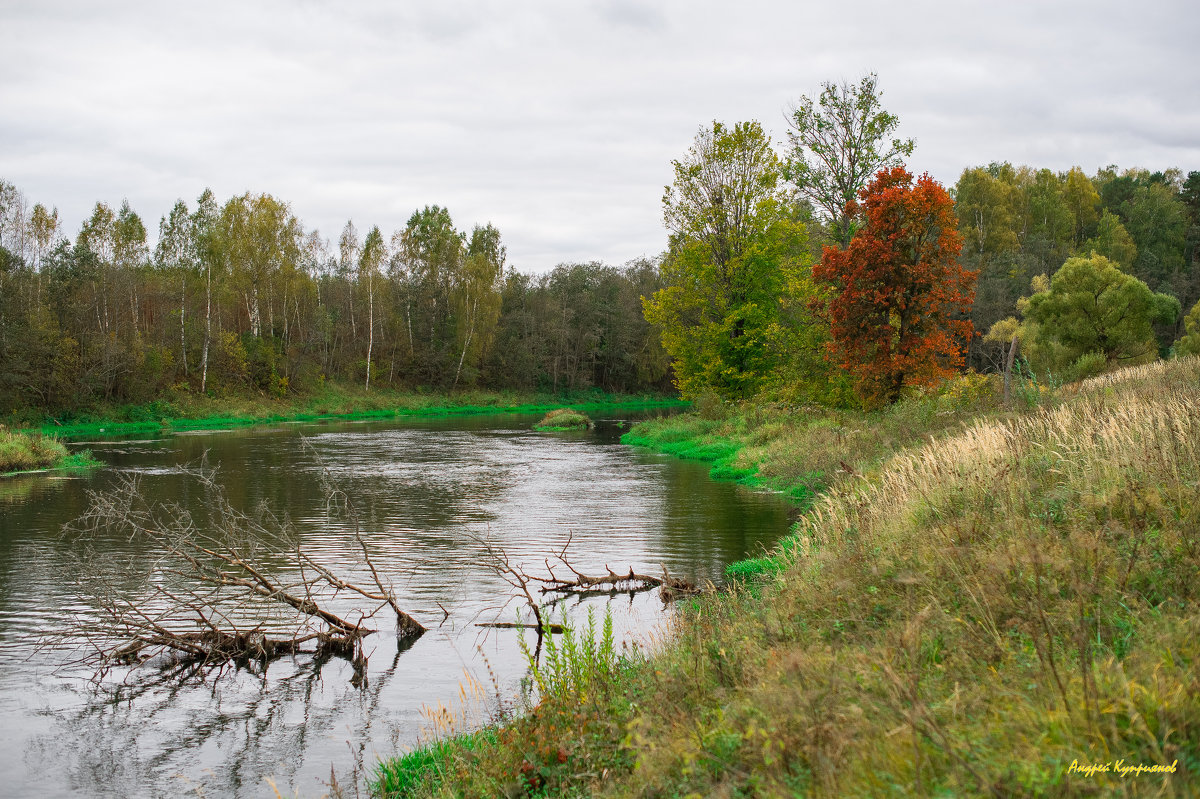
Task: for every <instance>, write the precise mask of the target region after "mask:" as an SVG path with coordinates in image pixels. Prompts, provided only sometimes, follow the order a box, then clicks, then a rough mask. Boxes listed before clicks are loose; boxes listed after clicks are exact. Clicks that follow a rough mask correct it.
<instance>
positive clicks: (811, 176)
mask: <svg viewBox="0 0 1200 799" xmlns="http://www.w3.org/2000/svg"><path fill="white" fill-rule="evenodd" d="M882 95H883V92H882V91H880V90H879V88H878V76H877V75H876V74H875V73H873V72H872V73H871V74H869V75H867V76H865V77H864V78H863V79H862V80H860V81H859V82H858V84H857V85H855V84H849V83H842V84H836V83H832V82H826V83H822V84H821V95H820V97H818V98H817V100H816V101H815V102H814V101H813V100H812V98H810V97H801V98H800V101H799V102H798V103H797V104H796V105H795V107H793V108H792V109H791V117H790V119H789V120H788V125H789V127H790V130H789V131H788V141H789V142H790V144H791V150H790V152H789V153H788V158H787V161H786V163H785V174H786V176H787V178H788V179H789V180H790V181H792V183H794V184H795V186H796V189H797V191H799V193H800V195H801V196H802V197H804V198H805V199H806V200H808V201H809V202H810V203H812V205H813V206H814V207H815V208H816V209H818V211H819V212H820V213H821V214H822V215H823V216H824V217H825V219H826V220H827V221H828V222H829V223H830V226H831V229H832V233H833V236H834V238H835V239H836V240H837V241H838V242H840V244H841V246H842V247H847V246H849V244H850V237H851V236H853V235H854V230H853V228H852V226H851V223H852V220H851V217H850V215H848V214H847V213H846V206H847V205H848V204H850V203H853V202H855V200H856V199H857V197H858V192H859V190H860V189H861V188H862V187H863V186H865V185H866V183H867V181H868V180H870V179H871V177H873V176H874V175H875V173H876V172H878V171H879V170H881V169H886V168H889V167H893V166H897V165H899V164H900V163H901V162H903V160H904V159H905V158H907V157H908V156H910V155H912V151H913V147H914V146H915V142H914V141H913V140H912V139H897V138H893V137H892V134H894V133H895V131H896V128H897V127H898V126H899V124H900V119H899V117H897V116H896V115H895V114H889V113H888V112H887V111H884V110H883V108H882V106H881V105H880V97H881V96H882Z"/></svg>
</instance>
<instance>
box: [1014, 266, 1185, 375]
mask: <svg viewBox="0 0 1200 799" xmlns="http://www.w3.org/2000/svg"><path fill="white" fill-rule="evenodd" d="M1025 315H1026V317H1027V318H1029V319H1031V320H1032V321H1033V322H1035V323H1036V324H1037V325H1038V336H1039V337H1040V338H1041V339H1042V341H1043V342H1047V341H1048V340H1052V341H1054V342H1057V343H1059V344H1061V345H1062V346H1064V347H1065V348H1066V350H1067V352H1068V353H1069V357H1070V358H1071V359H1072V360H1074V359H1075V358H1078V357H1080V356H1082V355H1086V354H1088V353H1093V352H1095V353H1101V354H1102V355H1103V356H1104V357H1105V359H1106V360H1107V361H1108V362H1110V363H1112V362H1115V361H1130V360H1136V359H1142V358H1146V357H1151V356H1153V354H1154V353H1155V352H1156V350H1157V345H1156V341H1155V338H1154V330H1153V327H1152V326H1153V325H1154V324H1170V323H1173V322H1174V321H1175V318H1176V317H1177V316H1178V315H1179V300H1177V299H1175V298H1174V297H1172V296H1170V295H1168V294H1155V293H1154V292H1152V291H1151V290H1150V289H1149V287H1147V286H1146V284H1145V283H1143V282H1142V281H1140V280H1138V279H1137V278H1136V277H1133V276H1132V275H1128V274H1125V273H1124V272H1122V271H1121V270H1120V269H1119V268H1118V267H1117V265H1116V264H1114V263H1113V262H1112V261H1110V260H1109V259H1107V258H1105V257H1104V256H1102V255H1091V256H1087V257H1075V258H1069V259H1067V262H1066V263H1064V264H1063V265H1062V268H1061V269H1059V270H1058V271H1057V272H1055V273H1054V277H1053V278H1051V280H1050V287H1049V289H1047V290H1045V291H1039V292H1038V293H1036V294H1034V295H1033V296H1032V297H1030V298H1029V304H1028V306H1027V307H1026V309H1025Z"/></svg>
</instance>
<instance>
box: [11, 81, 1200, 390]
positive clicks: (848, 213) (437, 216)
mask: <svg viewBox="0 0 1200 799" xmlns="http://www.w3.org/2000/svg"><path fill="white" fill-rule="evenodd" d="M881 96H882V92H881V91H880V90H879V88H878V83H877V77H876V76H875V75H874V74H871V75H867V76H866V77H864V78H863V79H862V80H861V81H859V82H858V83H853V84H852V83H842V84H834V83H825V84H823V86H822V92H821V93H820V94H819V95H818V96H817V97H815V98H809V97H803V98H801V99H800V101H799V102H798V103H796V104H795V105H794V106H793V107H792V108H791V109H790V110H789V114H788V121H789V130H788V133H787V140H786V144H785V147H784V149H783V151H779V150H777V149H776V145H775V143H774V142H772V140H771V138H770V137H769V136H768V134H767V133H766V131H765V130H764V129H763V127H762V125H761V124H759V123H758V122H755V121H749V122H739V123H736V124H734V125H727V124H724V123H722V122H714V123H713V124H712V125H711V127H702V128H701V129H700V130H699V132H698V133H697V135H696V138H695V140H694V142H693V145H692V147H691V148H690V149H689V151H688V152H687V153H686V154H685V155H684V156H683V157H682V158H680V159H678V160H676V161H674V162H672V166H673V170H674V177H673V181H672V183H671V185H669V186H667V187H666V189H665V192H664V195H663V217H664V223H665V225H666V228H667V230H668V234H669V236H668V245H667V249H666V251H665V252H664V253H663V254H662V255H661V256H659V257H658V258H656V259H654V260H644V259H643V260H639V261H635V262H631V263H629V264H626V265H625V266H623V267H612V266H606V265H603V264H599V263H589V264H564V265H560V266H559V267H557V268H555V269H554V270H553V271H552V272H550V273H548V274H544V275H529V274H523V273H521V272H518V271H516V270H515V269H513V268H511V267H510V266H509V265H508V264H507V262H506V258H507V254H506V249H505V246H504V244H503V241H502V238H501V234H500V232H499V231H498V230H497V229H496V228H495V227H494V226H492V225H490V224H486V225H475V226H474V227H472V229H471V230H470V232H469V233H468V232H467V231H465V230H459V229H458V228H456V226H455V224H454V222H453V220H452V219H451V216H450V213H449V211H447V210H446V209H445V208H441V207H438V206H426V207H425V208H423V209H419V210H417V211H414V212H413V214H412V215H411V217H410V218H409V219H408V222H407V224H406V225H405V226H404V228H403V229H400V230H397V231H395V232H393V233H392V234H391V235H390V236H385V235H384V233H383V231H381V230H380V228H379V227H378V226H376V227H372V228H371V229H370V230H368V231H367V232H366V234H365V236H364V235H362V234H360V232H359V230H358V229H357V228H356V227H355V226H354V224H353V223H352V222H348V223H347V224H346V226H345V228H344V229H343V230H342V231H341V234H340V235H339V236H338V238H337V241H336V242H335V243H331V242H330V241H329V240H327V239H326V238H324V237H323V236H322V235H321V234H320V233H319V232H318V231H316V230H307V229H306V228H305V227H304V225H303V224H302V223H301V222H300V221H299V220H298V219H297V218H296V217H295V215H294V214H293V213H292V211H291V209H290V207H289V206H288V204H287V203H285V202H283V201H281V200H279V199H277V198H275V197H272V196H270V195H266V194H260V195H252V194H244V195H240V196H235V197H232V198H229V199H228V200H226V201H225V202H224V203H221V202H219V201H218V200H217V198H216V197H215V196H214V195H213V194H212V192H211V191H205V192H204V193H203V194H202V195H201V196H200V197H199V199H198V200H197V201H196V203H195V204H194V206H192V207H189V206H188V205H187V204H186V203H185V202H184V201H182V200H180V201H179V202H177V203H176V204H175V206H174V207H173V208H172V209H171V211H170V212H169V213H168V214H167V215H165V216H164V217H163V218H162V219H161V221H160V223H159V231H158V237H157V244H156V246H155V247H154V248H153V250H151V248H150V247H149V245H148V243H147V233H146V228H145V225H144V223H143V222H142V220H141V218H140V217H139V216H138V214H137V213H135V212H134V211H133V210H132V209H131V208H130V207H129V205H128V203H123V204H122V205H121V207H120V208H119V209H117V210H116V211H114V210H113V209H112V208H111V207H109V206H108V205H106V204H104V203H97V204H96V206H95V208H94V210H93V212H92V214H91V216H90V217H89V218H88V219H87V220H86V221H85V222H84V223H83V225H82V226H81V228H80V230H79V231H78V233H77V234H76V235H75V238H74V240H73V241H71V240H68V239H67V238H66V237H65V236H64V235H63V234H64V231H60V229H59V222H58V214H57V211H55V210H47V209H46V207H45V206H43V205H41V204H37V205H34V206H33V207H32V209H30V208H29V206H28V203H27V201H26V200H25V198H24V196H23V195H22V194H21V192H20V191H18V190H17V189H16V188H15V187H14V186H12V185H11V184H8V183H4V182H2V181H0V410H3V411H7V410H9V409H11V410H13V411H14V412H20V411H22V410H23V409H32V410H40V411H55V412H62V411H69V410H72V409H78V408H81V407H87V406H89V405H92V404H95V403H101V402H109V403H112V402H118V403H127V402H128V403H132V402H142V401H146V400H149V399H153V398H155V397H157V396H160V395H161V394H162V393H163V392H167V391H187V392H198V393H201V394H220V393H226V392H234V393H235V392H239V391H259V392H263V393H269V394H275V395H286V394H288V393H289V392H296V391H301V392H303V391H309V390H311V389H313V388H314V387H317V386H320V385H321V384H322V383H323V382H324V381H325V380H327V379H330V380H338V381H353V382H358V383H361V384H362V385H363V386H364V388H367V389H370V388H371V387H372V386H379V385H385V386H389V387H399V388H410V389H412V388H427V389H433V390H455V389H461V388H468V387H476V386H478V387H487V388H514V389H521V390H539V391H551V392H561V391H574V390H580V389H589V388H600V389H603V390H608V391H623V392H636V391H666V390H669V389H670V388H671V387H672V386H675V387H677V388H678V389H679V390H680V391H681V392H682V393H683V394H684V395H685V396H688V397H697V396H700V395H701V394H705V393H713V394H715V395H717V396H719V397H722V398H726V399H730V398H748V397H754V396H766V397H772V398H781V399H800V400H805V401H818V402H829V403H835V404H847V403H865V404H874V403H878V402H892V401H895V400H896V399H898V398H899V397H900V396H901V395H902V393H903V392H904V391H905V390H906V389H907V388H911V387H914V386H925V385H931V384H934V383H936V382H938V381H940V380H942V379H945V378H946V377H947V376H948V375H952V374H953V373H955V372H956V371H959V370H962V369H965V368H973V369H976V370H978V371H990V370H1008V371H1011V369H1012V368H1013V366H1012V364H1013V363H1014V362H1016V364H1017V367H1018V368H1021V369H1024V370H1027V371H1029V372H1037V373H1045V372H1049V373H1051V374H1052V375H1057V376H1058V377H1059V378H1066V379H1070V378H1075V377H1082V376H1086V375H1087V374H1092V373H1095V372H1097V371H1103V370H1104V369H1107V368H1110V367H1111V366H1112V365H1113V364H1117V363H1136V362H1142V361H1145V360H1147V359H1153V358H1157V357H1163V356H1167V355H1169V354H1170V353H1171V352H1177V353H1186V352H1200V265H1198V261H1200V172H1196V171H1192V172H1189V173H1188V174H1187V175H1186V177H1185V176H1184V173H1183V172H1182V171H1181V170H1179V169H1167V170H1164V171H1160V172H1150V171H1148V170H1144V169H1125V170H1120V169H1118V168H1117V167H1116V166H1108V167H1105V168H1102V169H1100V170H1098V171H1097V172H1096V173H1095V174H1093V175H1088V174H1086V173H1085V172H1084V171H1083V170H1082V169H1080V168H1078V167H1075V168H1072V169H1070V170H1067V171H1065V172H1055V171H1053V170H1050V169H1035V168H1032V167H1027V166H1020V167H1016V166H1013V165H1012V164H1010V163H1007V162H995V163H992V164H990V165H988V166H983V167H971V168H967V169H965V170H964V171H963V173H962V175H961V176H960V177H959V179H958V182H957V183H956V184H955V185H954V186H953V187H950V188H949V189H947V188H945V187H943V186H941V185H940V184H938V183H937V181H934V180H933V179H932V178H930V177H929V176H927V175H923V176H914V175H912V174H911V173H909V172H908V171H907V169H906V168H905V167H904V159H906V158H907V157H909V156H910V155H911V154H912V152H913V150H914V147H915V142H914V141H913V140H911V139H902V138H898V137H897V136H896V135H895V133H896V131H897V129H898V126H899V119H898V118H897V117H896V116H895V115H894V114H891V113H889V112H887V111H886V110H885V109H884V108H883V107H882V102H881ZM1189 308H1190V309H1192V310H1191V311H1190V312H1186V309H1189ZM1018 352H1019V353H1020V357H1019V358H1018V357H1017V354H1018Z"/></svg>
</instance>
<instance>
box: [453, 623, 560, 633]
mask: <svg viewBox="0 0 1200 799" xmlns="http://www.w3.org/2000/svg"><path fill="white" fill-rule="evenodd" d="M475 626H476V627H491V628H493V629H498V630H538V631H540V632H544V633H554V634H555V635H559V634H562V633H564V632H566V629H567V628H566V627H563V626H562V625H561V624H546V625H543V626H541V627H539V626H537V625H536V624H523V623H521V622H517V621H486V622H478V623H477V624H476V625H475Z"/></svg>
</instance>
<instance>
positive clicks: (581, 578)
mask: <svg viewBox="0 0 1200 799" xmlns="http://www.w3.org/2000/svg"><path fill="white" fill-rule="evenodd" d="M559 562H560V563H561V564H562V565H563V566H565V567H566V568H567V569H568V570H570V572H571V573H572V574H574V575H575V577H574V579H569V580H564V579H562V578H560V577H558V576H557V575H555V574H554V570H553V568H551V567H550V564H549V563H547V564H546V568H547V569H548V570H549V571H550V577H549V578H544V579H543V580H542V582H543V583H544V584H543V585H542V588H541V591H542V593H543V594H547V593H551V592H563V593H583V592H592V591H595V590H596V589H598V588H602V587H604V586H607V587H608V589H609V590H610V591H612V592H618V591H632V592H637V591H648V590H650V589H652V588H658V589H659V590H660V592H661V593H662V594H663V595H664V596H668V595H682V594H699V593H701V589H700V588H698V587H697V586H696V585H694V584H693V583H690V582H688V581H687V580H681V579H679V578H677V577H672V576H671V575H670V574H668V573H667V567H666V566H663V573H662V576H661V577H655V576H653V575H649V574H638V573H637V572H635V571H634V570H633V567H632V566H630V567H629V572H628V573H626V574H617V573H616V572H614V571H613V570H612V569H611V568H609V567H608V565H607V564H606V565H605V566H604V569H605V571H606V572H607V574H600V575H587V574H583V573H582V572H580V571H579V570H577V569H576V568H575V567H574V566H572V565H571V564H570V563H569V562H568V561H567V560H566V558H564V557H561V556H560V558H559Z"/></svg>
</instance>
